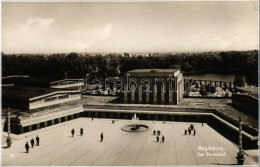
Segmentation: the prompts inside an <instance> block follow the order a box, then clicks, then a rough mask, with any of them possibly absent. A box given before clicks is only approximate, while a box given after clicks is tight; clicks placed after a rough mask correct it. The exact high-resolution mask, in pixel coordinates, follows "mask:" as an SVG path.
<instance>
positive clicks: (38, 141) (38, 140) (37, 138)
mask: <svg viewBox="0 0 260 167" xmlns="http://www.w3.org/2000/svg"><path fill="white" fill-rule="evenodd" d="M36 142H37V146H39V145H40V138H39V136H38V135H37V136H36Z"/></svg>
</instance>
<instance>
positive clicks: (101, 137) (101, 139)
mask: <svg viewBox="0 0 260 167" xmlns="http://www.w3.org/2000/svg"><path fill="white" fill-rule="evenodd" d="M103 138H104V136H103V133H101V135H100V142H102V141H103Z"/></svg>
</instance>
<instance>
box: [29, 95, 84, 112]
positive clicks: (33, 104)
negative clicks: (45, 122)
mask: <svg viewBox="0 0 260 167" xmlns="http://www.w3.org/2000/svg"><path fill="white" fill-rule="evenodd" d="M79 99H81V92H80V91H78V90H74V91H72V90H70V91H55V92H52V93H49V94H44V95H41V96H37V97H33V98H30V99H29V109H30V110H31V109H36V108H41V107H46V106H51V105H54V104H60V103H64V102H68V101H72V100H79Z"/></svg>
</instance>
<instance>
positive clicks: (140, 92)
mask: <svg viewBox="0 0 260 167" xmlns="http://www.w3.org/2000/svg"><path fill="white" fill-rule="evenodd" d="M142 101H143V99H142V87H141V85H139V86H138V103H139V104H142Z"/></svg>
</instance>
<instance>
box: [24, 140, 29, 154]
mask: <svg viewBox="0 0 260 167" xmlns="http://www.w3.org/2000/svg"><path fill="white" fill-rule="evenodd" d="M25 149H26V153H29V144H28V142H26V144H25Z"/></svg>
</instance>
